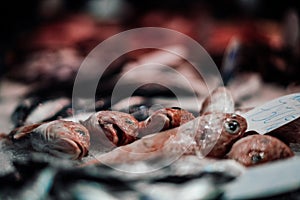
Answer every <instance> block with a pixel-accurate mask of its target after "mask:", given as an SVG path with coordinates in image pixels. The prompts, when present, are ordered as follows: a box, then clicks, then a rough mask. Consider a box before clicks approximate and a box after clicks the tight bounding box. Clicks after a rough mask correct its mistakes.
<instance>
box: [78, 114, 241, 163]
mask: <svg viewBox="0 0 300 200" xmlns="http://www.w3.org/2000/svg"><path fill="white" fill-rule="evenodd" d="M232 120H234V121H235V122H237V123H238V125H239V129H238V131H237V132H235V134H231V133H228V132H227V131H226V129H225V128H224V124H225V123H227V122H231V121H232ZM216 125H217V126H218V128H217V129H215V127H216ZM246 129H247V123H246V120H245V119H244V118H243V117H242V116H239V115H236V114H228V113H225V114H224V113H207V114H205V115H202V116H200V117H197V118H195V119H194V120H191V121H189V122H187V123H185V124H183V125H181V126H179V127H177V128H173V129H169V130H166V131H162V132H158V133H154V134H151V135H148V136H145V137H143V138H141V139H140V140H136V141H135V142H133V143H131V144H128V145H125V146H121V147H118V148H116V149H114V150H112V151H110V152H108V153H105V154H102V155H100V156H99V157H97V159H95V160H92V161H89V162H88V163H86V164H84V165H91V164H99V163H102V164H120V163H131V162H135V161H143V160H151V159H154V158H158V157H163V156H166V157H167V158H170V157H172V156H174V155H176V156H178V155H179V156H180V155H183V154H191V153H192V154H196V152H195V151H199V149H201V148H202V146H201V145H203V144H204V143H205V142H206V139H207V136H208V135H207V133H208V132H209V133H211V136H213V137H211V138H215V139H218V138H219V140H220V141H219V140H218V141H216V140H214V141H207V142H209V143H210V144H209V145H210V146H209V148H208V150H211V152H210V154H209V156H210V157H215V158H223V157H224V156H225V155H226V153H227V151H228V149H227V148H228V147H229V146H230V145H231V144H232V143H233V142H234V141H236V140H237V139H238V138H240V137H242V136H243V134H244V132H245V130H246ZM204 130H209V131H208V132H207V131H204ZM215 131H218V132H215ZM197 140H203V141H202V143H201V142H199V141H197ZM214 144H216V145H215V146H214ZM227 144H230V145H227ZM217 145H223V146H222V147H216V146H217ZM224 147H225V148H224ZM203 148H205V147H203ZM206 153H208V152H206Z"/></svg>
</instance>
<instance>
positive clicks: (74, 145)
mask: <svg viewBox="0 0 300 200" xmlns="http://www.w3.org/2000/svg"><path fill="white" fill-rule="evenodd" d="M45 150H46V151H47V152H49V153H50V154H53V155H55V156H57V157H60V158H66V159H73V160H75V159H81V158H83V157H84V156H87V154H88V150H87V149H86V148H85V147H84V146H83V145H82V144H81V143H80V142H78V141H74V140H72V139H69V138H62V139H60V140H59V141H57V142H54V143H51V144H48V145H46V147H45Z"/></svg>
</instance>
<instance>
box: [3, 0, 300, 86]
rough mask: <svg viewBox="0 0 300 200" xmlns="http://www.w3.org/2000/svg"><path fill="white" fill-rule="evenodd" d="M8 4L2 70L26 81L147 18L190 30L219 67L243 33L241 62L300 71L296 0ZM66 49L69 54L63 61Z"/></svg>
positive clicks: (292, 74) (275, 77) (268, 75)
mask: <svg viewBox="0 0 300 200" xmlns="http://www.w3.org/2000/svg"><path fill="white" fill-rule="evenodd" d="M0 8H1V14H2V17H1V19H0V20H1V22H0V23H1V27H2V29H1V33H0V34H1V35H0V42H1V46H0V47H1V50H0V55H1V64H0V66H1V75H2V76H3V75H4V74H7V73H9V74H10V77H11V78H16V79H19V80H23V81H34V80H37V79H39V78H38V77H41V76H47V75H45V74H43V73H46V74H47V73H48V71H51V69H50V68H55V67H53V66H49V65H51V64H49V62H50V61H49V60H51V59H52V61H51V63H52V65H55V64H54V63H53V62H56V63H57V62H60V64H62V65H72V67H74V65H78V63H80V62H81V60H82V57H84V56H85V55H87V54H88V53H89V51H90V50H91V49H92V48H93V47H95V46H96V45H97V44H99V43H100V42H101V41H103V40H104V39H106V38H108V37H109V36H111V35H114V34H116V33H119V32H121V31H123V30H127V29H131V28H135V27H143V26H158V27H166V28H170V29H174V30H177V31H180V32H182V33H184V34H187V35H188V36H190V37H192V38H193V39H195V40H197V41H198V42H199V43H200V44H201V45H202V46H203V47H204V48H205V49H206V50H207V51H208V53H209V54H210V55H211V56H212V57H213V59H214V61H215V62H216V64H217V66H218V67H221V66H222V59H223V57H224V54H225V49H226V46H227V45H228V43H229V42H230V40H231V39H232V37H233V36H234V37H237V38H238V41H239V45H240V46H241V47H242V48H241V51H240V53H239V54H240V56H239V58H238V65H239V66H238V69H239V70H250V71H258V72H259V73H261V74H262V77H263V78H264V79H265V80H266V81H273V82H275V83H278V84H283V85H288V84H290V83H291V82H297V80H298V79H299V78H298V72H299V31H298V30H299V20H298V13H299V6H298V4H297V1H296V0H295V1H293V0H286V1H276V2H275V1H270V0H263V1H260V0H230V1H216V0H212V1H204V0H201V1H196V0H186V1H181V0H172V1H171V0H165V1H157V2H156V1H138V0H72V1H71V0H28V1H26V2H25V1H24V2H23V1H15V0H12V1H5V2H2V3H1V7H0ZM53 54H54V55H53ZM58 54H59V55H62V56H63V57H64V58H63V59H64V61H57V56H58ZM41 63H42V64H41ZM28 65H31V67H30V66H28ZM32 65H34V67H33V66H32ZM37 65H44V67H39V66H37ZM72 67H71V68H72ZM41 68H44V69H41ZM75 68H76V67H75ZM28 70H30V72H28ZM65 71H67V70H65ZM49 73H50V74H51V72H49ZM61 73H65V74H66V73H67V72H61ZM50 76H51V75H50ZM61 76H64V75H61ZM61 79H64V77H61Z"/></svg>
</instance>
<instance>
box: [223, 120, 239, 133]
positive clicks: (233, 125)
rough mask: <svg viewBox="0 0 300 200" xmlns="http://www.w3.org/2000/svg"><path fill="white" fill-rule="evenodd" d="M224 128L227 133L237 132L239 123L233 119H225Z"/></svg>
mask: <svg viewBox="0 0 300 200" xmlns="http://www.w3.org/2000/svg"><path fill="white" fill-rule="evenodd" d="M224 128H225V130H226V131H227V132H228V133H229V134H232V135H234V134H237V133H238V132H239V131H240V124H239V123H238V122H237V121H235V120H230V121H226V122H225V123H224Z"/></svg>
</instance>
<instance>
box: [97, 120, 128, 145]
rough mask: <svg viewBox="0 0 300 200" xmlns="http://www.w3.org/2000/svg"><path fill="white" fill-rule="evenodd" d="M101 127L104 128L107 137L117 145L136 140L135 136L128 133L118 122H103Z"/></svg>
mask: <svg viewBox="0 0 300 200" xmlns="http://www.w3.org/2000/svg"><path fill="white" fill-rule="evenodd" d="M100 127H101V128H102V129H103V130H104V134H105V135H106V137H107V138H108V139H109V140H110V141H111V142H112V143H113V144H115V145H117V146H121V145H124V144H128V143H129V142H131V141H133V140H134V137H133V136H131V135H129V134H127V133H126V132H125V131H124V130H123V129H122V128H121V127H120V126H118V125H117V124H110V125H109V126H105V125H103V124H101V125H100Z"/></svg>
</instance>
